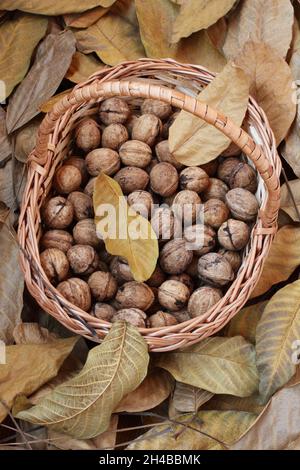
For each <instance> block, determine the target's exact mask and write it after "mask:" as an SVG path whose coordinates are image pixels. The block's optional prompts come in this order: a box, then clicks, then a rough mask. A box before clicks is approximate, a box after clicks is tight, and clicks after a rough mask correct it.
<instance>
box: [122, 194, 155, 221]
mask: <svg viewBox="0 0 300 470" xmlns="http://www.w3.org/2000/svg"><path fill="white" fill-rule="evenodd" d="M127 202H128V204H129V205H130V207H132V209H133V210H135V211H136V212H138V213H139V214H141V215H142V216H143V217H145V219H148V218H149V217H150V215H151V209H152V205H153V203H154V201H153V197H152V196H151V194H150V193H149V192H148V191H142V190H139V191H133V193H130V194H129V196H128V198H127Z"/></svg>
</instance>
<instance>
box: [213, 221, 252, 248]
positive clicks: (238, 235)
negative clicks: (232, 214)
mask: <svg viewBox="0 0 300 470" xmlns="http://www.w3.org/2000/svg"><path fill="white" fill-rule="evenodd" d="M249 239H250V229H249V227H248V225H247V224H245V222H242V221H241V220H235V219H228V220H227V221H226V222H224V224H222V225H221V227H220V228H219V230H218V240H219V243H220V245H222V247H223V248H225V249H226V250H233V251H239V250H242V249H243V248H245V246H246V245H247V243H248V241H249Z"/></svg>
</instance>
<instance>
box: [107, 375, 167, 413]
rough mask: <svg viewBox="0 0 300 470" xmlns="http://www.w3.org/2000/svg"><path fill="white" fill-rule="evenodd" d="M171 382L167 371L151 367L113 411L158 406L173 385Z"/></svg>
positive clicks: (136, 409)
mask: <svg viewBox="0 0 300 470" xmlns="http://www.w3.org/2000/svg"><path fill="white" fill-rule="evenodd" d="M173 382H174V381H173V379H172V377H170V375H169V374H168V372H166V371H164V370H161V369H157V368H154V369H152V370H151V371H150V372H149V373H148V375H147V377H146V378H145V379H144V380H143V382H142V383H141V385H140V386H139V387H138V388H137V389H136V390H134V391H133V392H131V393H130V394H129V395H127V396H125V397H124V398H123V400H122V401H121V402H120V403H119V404H118V406H117V408H116V409H115V410H114V412H115V413H120V412H122V411H126V412H128V413H136V412H138V411H146V410H150V409H151V408H154V407H155V406H158V405H159V404H160V403H162V402H163V401H164V400H165V399H166V398H168V396H169V395H170V393H171V391H172V389H173V386H174V383H173Z"/></svg>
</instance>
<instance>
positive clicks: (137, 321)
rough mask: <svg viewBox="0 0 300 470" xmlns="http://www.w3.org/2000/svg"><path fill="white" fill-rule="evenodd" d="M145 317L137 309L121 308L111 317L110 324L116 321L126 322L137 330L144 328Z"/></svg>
mask: <svg viewBox="0 0 300 470" xmlns="http://www.w3.org/2000/svg"><path fill="white" fill-rule="evenodd" d="M146 318H147V315H146V314H145V312H143V311H142V310H140V309H139V308H123V309H121V310H118V312H117V313H116V314H115V315H114V316H113V318H112V323H115V322H116V321H127V322H128V323H131V324H132V325H134V326H136V327H137V328H146V322H145V320H146Z"/></svg>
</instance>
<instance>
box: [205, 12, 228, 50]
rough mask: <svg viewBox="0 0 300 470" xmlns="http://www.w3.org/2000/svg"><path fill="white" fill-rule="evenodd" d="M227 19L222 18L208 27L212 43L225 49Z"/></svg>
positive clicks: (218, 47)
mask: <svg viewBox="0 0 300 470" xmlns="http://www.w3.org/2000/svg"><path fill="white" fill-rule="evenodd" d="M226 33H227V21H226V19H225V18H220V19H219V20H218V21H217V22H216V23H215V24H212V25H211V26H210V27H209V28H208V29H207V35H208V37H209V39H210V40H211V42H212V44H213V45H214V46H215V47H216V48H217V49H219V50H221V51H223V45H224V42H225V39H226Z"/></svg>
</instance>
